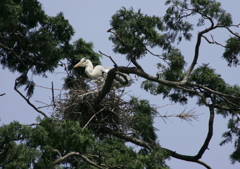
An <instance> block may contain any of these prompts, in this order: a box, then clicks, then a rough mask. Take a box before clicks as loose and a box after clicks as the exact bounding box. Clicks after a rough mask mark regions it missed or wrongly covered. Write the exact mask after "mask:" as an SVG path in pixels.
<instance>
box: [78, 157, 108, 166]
mask: <svg viewBox="0 0 240 169" xmlns="http://www.w3.org/2000/svg"><path fill="white" fill-rule="evenodd" d="M80 156H81V157H82V159H83V160H84V161H86V162H87V163H89V164H90V165H92V166H95V167H97V168H100V169H107V168H108V167H102V166H100V165H98V164H97V163H95V162H93V161H91V160H89V158H87V157H86V156H85V155H80Z"/></svg>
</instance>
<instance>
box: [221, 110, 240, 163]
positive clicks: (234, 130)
mask: <svg viewBox="0 0 240 169" xmlns="http://www.w3.org/2000/svg"><path fill="white" fill-rule="evenodd" d="M236 113H237V114H240V113H239V112H236ZM228 129H229V130H228V131H227V132H225V133H223V135H222V137H223V138H224V140H223V141H222V142H221V143H220V145H224V144H226V143H229V142H232V141H233V135H235V137H236V138H235V141H234V148H235V150H234V152H233V153H232V154H231V155H230V159H231V162H232V163H233V164H234V163H235V162H240V129H239V117H237V118H231V119H229V122H228Z"/></svg>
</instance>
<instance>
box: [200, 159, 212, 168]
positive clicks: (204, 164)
mask: <svg viewBox="0 0 240 169" xmlns="http://www.w3.org/2000/svg"><path fill="white" fill-rule="evenodd" d="M196 163H198V164H201V165H203V166H204V167H206V168H207V169H212V168H211V167H210V166H209V165H207V164H206V163H204V162H202V161H200V160H197V161H196Z"/></svg>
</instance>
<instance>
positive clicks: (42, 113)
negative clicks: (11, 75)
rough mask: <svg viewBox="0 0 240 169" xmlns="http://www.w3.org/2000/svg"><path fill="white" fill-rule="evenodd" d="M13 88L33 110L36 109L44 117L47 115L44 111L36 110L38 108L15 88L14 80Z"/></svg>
mask: <svg viewBox="0 0 240 169" xmlns="http://www.w3.org/2000/svg"><path fill="white" fill-rule="evenodd" d="M14 90H15V91H17V92H18V94H19V95H20V96H22V98H23V99H24V100H25V101H26V102H27V103H28V104H29V105H30V106H31V107H32V108H33V109H34V110H36V111H37V112H38V113H40V114H41V115H43V116H44V117H47V115H46V114H45V113H44V112H42V111H40V110H38V109H37V108H36V107H35V106H34V105H33V104H32V103H31V102H30V101H29V99H27V98H26V97H25V96H24V95H23V94H22V93H21V92H20V91H19V90H18V89H17V82H16V81H15V85H14Z"/></svg>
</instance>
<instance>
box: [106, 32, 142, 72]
mask: <svg viewBox="0 0 240 169" xmlns="http://www.w3.org/2000/svg"><path fill="white" fill-rule="evenodd" d="M112 29H113V28H111V29H109V30H108V31H107V32H110V33H112V34H114V35H115V37H117V39H118V40H119V42H120V43H121V44H122V45H123V46H126V47H127V48H128V49H129V50H130V51H131V53H132V49H131V48H130V47H129V46H128V45H127V44H126V43H125V42H124V40H122V39H121V38H120V37H119V36H118V34H117V33H116V32H112ZM131 62H132V63H133V64H134V65H135V66H136V67H137V68H138V69H140V70H142V71H144V70H143V68H142V67H141V66H140V65H139V64H138V62H137V61H136V59H135V57H134V56H132V57H131Z"/></svg>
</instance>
